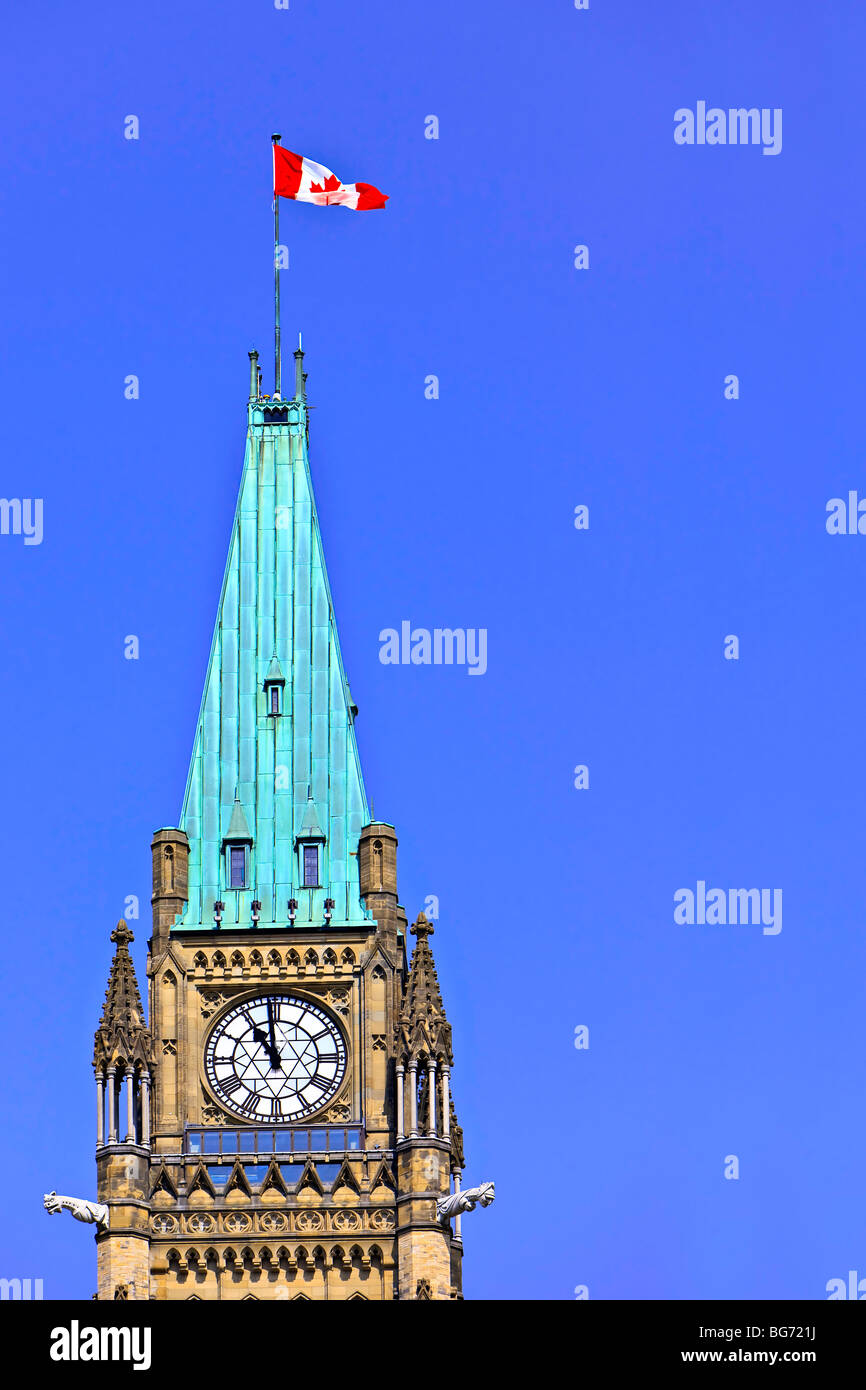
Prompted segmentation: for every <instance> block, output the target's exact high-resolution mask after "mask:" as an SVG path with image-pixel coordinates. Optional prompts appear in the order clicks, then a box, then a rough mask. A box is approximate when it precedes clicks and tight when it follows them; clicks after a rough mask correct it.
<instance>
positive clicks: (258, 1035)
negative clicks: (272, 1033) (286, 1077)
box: [253, 1028, 280, 1071]
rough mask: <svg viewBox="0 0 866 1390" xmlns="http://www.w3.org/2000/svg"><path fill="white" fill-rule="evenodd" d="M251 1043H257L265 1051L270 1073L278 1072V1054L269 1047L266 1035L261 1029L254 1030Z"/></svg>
mask: <svg viewBox="0 0 866 1390" xmlns="http://www.w3.org/2000/svg"><path fill="white" fill-rule="evenodd" d="M253 1041H254V1042H257V1043H258V1044H259V1046H260V1047H263V1048H264V1049H265V1052H267V1054H268V1060H269V1061H270V1064H271V1071H279V1069H280V1054H279V1052H278V1051H277V1049H276V1048H275V1047H272V1046H271V1043H270V1040H269V1038H268V1035H267V1033H265V1032H263V1031H262V1029H261V1028H254V1029H253Z"/></svg>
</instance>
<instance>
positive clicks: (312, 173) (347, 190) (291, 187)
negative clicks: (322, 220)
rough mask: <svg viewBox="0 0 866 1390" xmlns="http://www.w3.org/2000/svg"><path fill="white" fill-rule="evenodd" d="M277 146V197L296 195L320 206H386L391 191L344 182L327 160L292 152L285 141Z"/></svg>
mask: <svg viewBox="0 0 866 1390" xmlns="http://www.w3.org/2000/svg"><path fill="white" fill-rule="evenodd" d="M273 148H274V197H275V198H294V199H295V201H296V202H298V203H318V204H319V205H320V207H331V206H335V207H343V208H352V210H353V211H354V212H370V211H372V209H373V208H383V207H384V206H385V203H386V201H387V198H388V194H387V193H380V192H379V190H378V188H374V187H373V185H372V184H371V183H341V182H340V180H339V179H338V178H337V176H336V174H332V173H331V170H330V169H326V168H325V166H324V164H317V163H316V161H315V160H314V159H305V158H304V156H303V155H300V154H292V151H291V150H284V149H283V147H282V145H277V144H275V145H274V147H273Z"/></svg>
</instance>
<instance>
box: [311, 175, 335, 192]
mask: <svg viewBox="0 0 866 1390" xmlns="http://www.w3.org/2000/svg"><path fill="white" fill-rule="evenodd" d="M342 187H343V185H342V184H341V183H340V180H339V179H338V178H337V175H336V174H331V176H330V178H327V179H325V182H324V184H321V183H311V184H310V192H311V193H336V191H337V189H338V188H342Z"/></svg>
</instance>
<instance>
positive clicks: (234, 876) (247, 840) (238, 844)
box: [222, 792, 253, 890]
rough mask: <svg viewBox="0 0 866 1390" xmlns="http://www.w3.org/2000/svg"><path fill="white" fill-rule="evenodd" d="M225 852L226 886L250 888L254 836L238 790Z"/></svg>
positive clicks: (224, 840)
mask: <svg viewBox="0 0 866 1390" xmlns="http://www.w3.org/2000/svg"><path fill="white" fill-rule="evenodd" d="M222 847H223V854H224V855H225V884H226V888H234V889H236V890H237V889H241V888H249V887H250V880H251V877H252V875H251V871H250V855H251V852H252V848H253V837H252V835H251V834H250V828H249V825H248V823H247V818H246V816H245V815H244V808H243V806H242V805H241V802H240V799H239V798H238V795H237V792H236V793H235V802H234V806H233V807H232V814H231V819H230V821H229V827H228V830H227V831H226V833H225V835H224V836H223V845H222Z"/></svg>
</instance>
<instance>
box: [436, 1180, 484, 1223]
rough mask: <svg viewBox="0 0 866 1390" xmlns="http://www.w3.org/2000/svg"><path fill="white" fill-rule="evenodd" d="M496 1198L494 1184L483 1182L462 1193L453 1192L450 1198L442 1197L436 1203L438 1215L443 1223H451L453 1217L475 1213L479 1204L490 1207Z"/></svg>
mask: <svg viewBox="0 0 866 1390" xmlns="http://www.w3.org/2000/svg"><path fill="white" fill-rule="evenodd" d="M495 1196H496V1192H495V1188H494V1184H493V1183H492V1182H483V1183H481V1185H480V1186H479V1187H466V1188H464V1189H463V1191H462V1192H453V1193H452V1194H451V1196H450V1197H440V1198H439V1201H438V1202H437V1203H436V1215H437V1216H438V1218H439V1220H440V1221H442V1222H445V1221H450V1220H451V1217H452V1216H460V1214H461V1213H462V1212H464V1211H474V1210H475V1206H476V1203H477V1202H480V1203H481V1205H482V1207H489V1206H490V1203H491V1202H492V1201H493V1200H494V1198H495Z"/></svg>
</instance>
